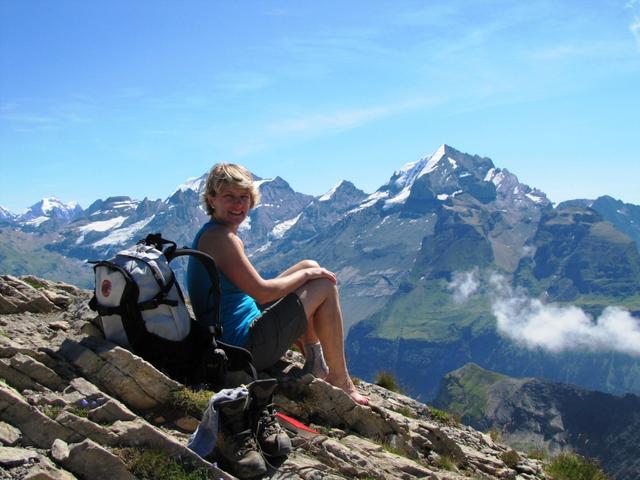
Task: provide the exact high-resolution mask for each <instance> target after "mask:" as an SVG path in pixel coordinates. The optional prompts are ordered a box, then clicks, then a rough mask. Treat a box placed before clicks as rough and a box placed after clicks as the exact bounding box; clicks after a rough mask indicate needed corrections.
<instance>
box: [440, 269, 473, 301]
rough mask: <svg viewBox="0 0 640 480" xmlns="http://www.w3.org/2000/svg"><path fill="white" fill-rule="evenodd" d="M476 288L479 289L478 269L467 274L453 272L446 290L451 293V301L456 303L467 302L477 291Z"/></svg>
mask: <svg viewBox="0 0 640 480" xmlns="http://www.w3.org/2000/svg"><path fill="white" fill-rule="evenodd" d="M478 287H480V281H479V279H478V268H474V269H473V270H470V271H468V272H455V273H454V274H453V279H452V280H451V282H450V283H449V285H447V288H448V289H449V290H451V291H452V292H453V301H454V302H456V303H463V302H466V301H467V300H469V297H471V295H473V294H474V293H475V292H477V291H478Z"/></svg>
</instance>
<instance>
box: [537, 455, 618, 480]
mask: <svg viewBox="0 0 640 480" xmlns="http://www.w3.org/2000/svg"><path fill="white" fill-rule="evenodd" d="M545 470H546V472H547V474H549V475H550V476H552V477H553V478H554V479H555V480H607V476H606V475H605V474H604V472H603V471H602V470H601V469H600V467H599V466H598V463H597V462H596V461H595V460H593V459H591V458H585V457H583V456H581V455H578V454H576V453H561V454H559V455H557V456H556V457H554V458H553V460H552V461H551V463H550V464H549V465H548V466H547V467H546V468H545Z"/></svg>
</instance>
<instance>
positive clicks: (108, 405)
mask: <svg viewBox="0 0 640 480" xmlns="http://www.w3.org/2000/svg"><path fill="white" fill-rule="evenodd" d="M88 418H89V420H91V421H93V422H97V423H106V424H111V423H114V422H117V421H118V420H122V421H127V420H133V419H135V418H136V415H135V414H134V413H133V412H131V410H129V409H128V408H127V407H125V406H124V405H123V404H122V403H120V402H119V401H117V400H114V399H112V398H110V399H109V400H107V401H106V402H105V403H103V404H102V405H100V406H99V407H96V408H94V409H93V410H90V411H89V414H88Z"/></svg>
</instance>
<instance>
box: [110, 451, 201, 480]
mask: <svg viewBox="0 0 640 480" xmlns="http://www.w3.org/2000/svg"><path fill="white" fill-rule="evenodd" d="M116 453H117V454H118V455H119V456H120V458H122V460H123V461H124V463H125V465H126V466H127V469H128V470H129V471H130V472H131V473H133V474H134V475H135V476H136V477H138V478H139V479H140V480H209V479H210V478H212V477H211V475H210V474H209V472H208V471H207V470H205V469H203V468H197V469H192V468H189V467H188V466H187V465H184V464H182V463H180V462H179V461H178V460H176V459H175V458H171V457H170V456H169V455H167V453H166V452H161V451H157V450H142V449H138V448H123V449H120V450H118V451H117V452H116Z"/></svg>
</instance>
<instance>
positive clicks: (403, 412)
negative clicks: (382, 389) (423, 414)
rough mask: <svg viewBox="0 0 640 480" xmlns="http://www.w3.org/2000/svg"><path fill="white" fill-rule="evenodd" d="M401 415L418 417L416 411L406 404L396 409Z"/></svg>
mask: <svg viewBox="0 0 640 480" xmlns="http://www.w3.org/2000/svg"><path fill="white" fill-rule="evenodd" d="M396 411H397V412H398V413H399V414H400V415H404V416H405V417H407V418H417V417H416V414H415V413H414V411H413V410H411V409H410V408H409V407H407V406H406V405H405V406H403V407H400V408H399V409H398V410H396Z"/></svg>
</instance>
